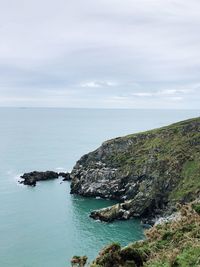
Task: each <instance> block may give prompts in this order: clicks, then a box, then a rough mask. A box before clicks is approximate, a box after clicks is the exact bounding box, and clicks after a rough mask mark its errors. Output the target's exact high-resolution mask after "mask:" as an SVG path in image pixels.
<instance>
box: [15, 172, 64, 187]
mask: <svg viewBox="0 0 200 267" xmlns="http://www.w3.org/2000/svg"><path fill="white" fill-rule="evenodd" d="M58 176H59V175H58V173H57V172H53V171H45V172H38V171H33V172H29V173H24V174H23V175H22V176H21V179H22V181H20V183H22V184H24V185H30V186H36V183H37V182H38V181H46V180H52V179H57V178H58Z"/></svg>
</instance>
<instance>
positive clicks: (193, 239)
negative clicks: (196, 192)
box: [72, 202, 200, 267]
mask: <svg viewBox="0 0 200 267" xmlns="http://www.w3.org/2000/svg"><path fill="white" fill-rule="evenodd" d="M72 266H74V265H72ZM76 266H83V265H76ZM89 266H90V267H142V266H144V267H190V266H191V267H199V266H200V203H199V202H194V203H190V204H187V205H183V206H182V207H181V208H180V211H179V212H178V213H177V215H176V218H175V219H174V220H172V221H170V222H165V223H162V224H158V225H155V226H153V227H152V228H151V229H150V230H148V231H146V240H144V241H139V242H135V243H132V244H130V245H128V246H126V247H123V248H121V246H120V245H119V244H116V243H114V244H111V245H109V246H108V247H106V248H104V249H103V250H102V251H101V252H100V253H99V255H98V257H97V258H96V259H95V261H94V262H93V263H92V264H91V265H89Z"/></svg>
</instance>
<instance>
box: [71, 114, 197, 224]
mask: <svg viewBox="0 0 200 267" xmlns="http://www.w3.org/2000/svg"><path fill="white" fill-rule="evenodd" d="M199 151H200V118H196V119H191V120H187V121H183V122H180V123H176V124H173V125H170V126H167V127H163V128H160V129H156V130H152V131H148V132H144V133H139V134H133V135H129V136H125V137H120V138H115V139H112V140H109V141H106V142H104V143H103V144H102V146H101V147H99V148H98V149H97V150H95V151H94V152H91V153H89V154H86V155H84V156H83V157H82V158H81V159H80V160H79V161H78V162H77V163H76V165H75V167H74V168H73V170H72V173H71V178H72V183H71V193H75V194H79V195H83V196H92V197H97V196H99V197H102V198H109V199H116V200H118V201H119V204H117V205H114V206H112V207H108V208H105V209H102V210H98V211H93V212H92V213H91V217H93V218H96V219H100V220H105V221H112V220H114V219H129V218H131V217H140V218H150V217H156V216H159V215H160V214H162V213H163V212H166V211H168V212H171V211H172V209H173V207H174V204H175V203H176V202H177V201H178V202H183V203H185V202H188V201H192V200H193V199H194V198H196V197H197V196H198V195H199V194H200V152H199Z"/></svg>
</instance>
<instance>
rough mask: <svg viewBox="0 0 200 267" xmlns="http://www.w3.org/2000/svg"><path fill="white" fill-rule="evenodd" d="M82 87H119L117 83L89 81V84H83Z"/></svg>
mask: <svg viewBox="0 0 200 267" xmlns="http://www.w3.org/2000/svg"><path fill="white" fill-rule="evenodd" d="M80 86H81V87H89V88H100V87H110V86H111V87H112V86H117V83H116V82H112V81H87V82H82V83H81V84H80Z"/></svg>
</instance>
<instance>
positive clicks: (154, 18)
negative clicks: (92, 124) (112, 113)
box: [0, 0, 200, 109]
mask: <svg viewBox="0 0 200 267" xmlns="http://www.w3.org/2000/svg"><path fill="white" fill-rule="evenodd" d="M199 103H200V1H199V0H190V1H188V0H84V1H83V0H6V1H4V0H0V106H17V107H78V108H148V109H149V108H154V109H155V108H157V109H160V108H164V109H197V108H199V106H200V105H199Z"/></svg>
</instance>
